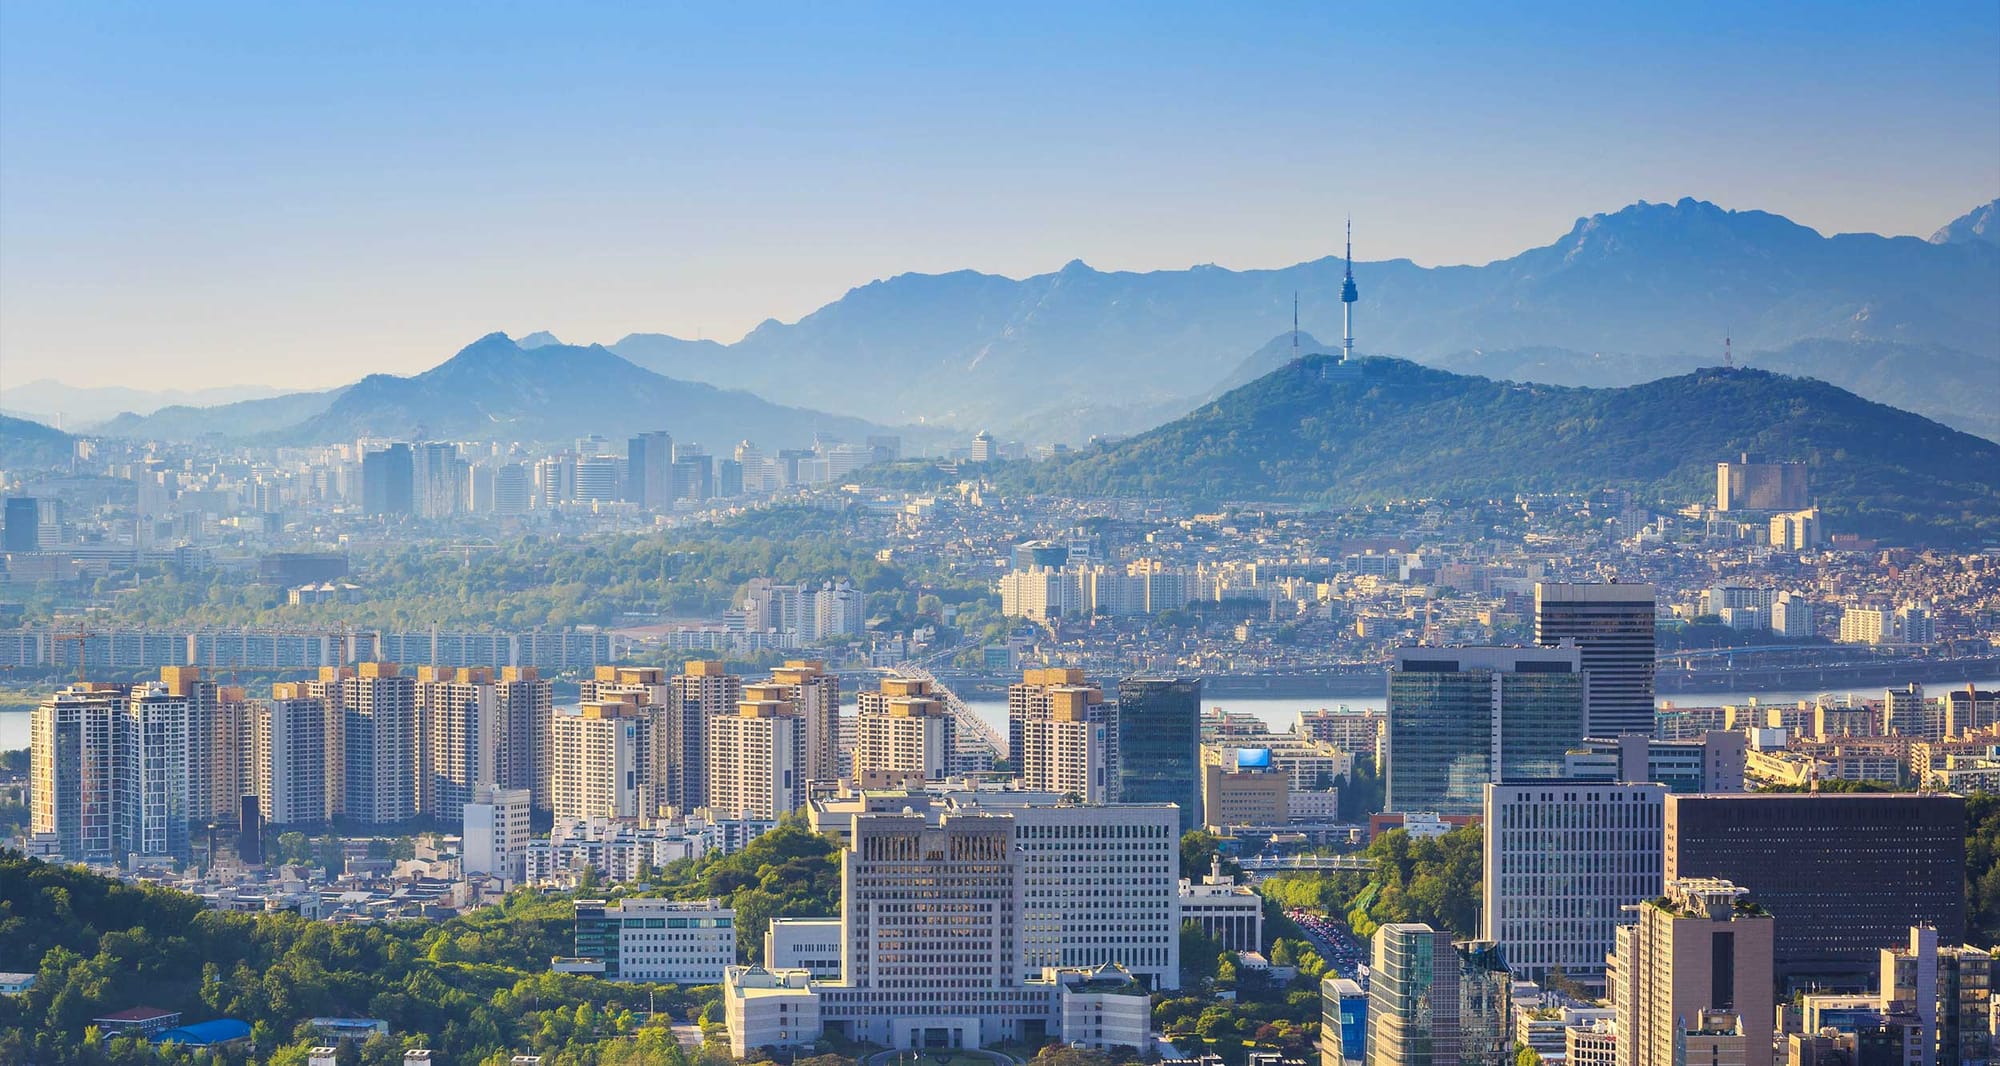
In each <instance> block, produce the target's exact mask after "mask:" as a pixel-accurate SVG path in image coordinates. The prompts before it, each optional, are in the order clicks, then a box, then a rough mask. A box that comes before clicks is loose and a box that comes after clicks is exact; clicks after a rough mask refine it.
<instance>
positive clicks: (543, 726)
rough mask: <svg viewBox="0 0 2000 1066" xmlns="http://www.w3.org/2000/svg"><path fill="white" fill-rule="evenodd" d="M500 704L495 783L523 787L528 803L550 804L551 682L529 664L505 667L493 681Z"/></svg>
mask: <svg viewBox="0 0 2000 1066" xmlns="http://www.w3.org/2000/svg"><path fill="white" fill-rule="evenodd" d="M493 696H494V699H495V700H497V701H498V703H499V715H498V718H499V726H500V731H499V742H498V744H496V745H495V750H494V754H493V768H494V774H495V777H494V783H495V784H497V785H499V786H500V787H501V788H515V789H525V790H527V792H528V797H529V799H528V802H529V805H530V806H532V807H534V808H535V809H537V810H548V809H549V772H550V769H551V756H550V751H549V743H550V731H551V730H552V729H553V728H554V727H553V724H552V723H551V721H550V719H551V718H552V717H554V715H555V686H554V685H553V684H552V683H551V682H550V681H549V680H548V679H546V678H544V677H542V675H541V671H539V670H537V669H535V668H534V667H532V666H504V667H501V668H500V679H499V680H498V681H496V682H494V684H493Z"/></svg>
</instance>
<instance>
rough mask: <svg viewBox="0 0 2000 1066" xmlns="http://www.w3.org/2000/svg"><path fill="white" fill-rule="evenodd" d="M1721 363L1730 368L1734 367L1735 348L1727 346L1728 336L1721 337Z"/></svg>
mask: <svg viewBox="0 0 2000 1066" xmlns="http://www.w3.org/2000/svg"><path fill="white" fill-rule="evenodd" d="M1722 365H1723V366H1725V367H1728V368H1729V369H1731V370H1734V369H1736V350H1735V349H1733V348H1731V347H1730V346H1729V338H1728V337H1724V338H1722Z"/></svg>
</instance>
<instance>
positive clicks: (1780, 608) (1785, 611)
mask: <svg viewBox="0 0 2000 1066" xmlns="http://www.w3.org/2000/svg"><path fill="white" fill-rule="evenodd" d="M1771 632H1773V633H1776V634H1777V635H1779V636H1781V637H1785V638H1788V639H1791V640H1805V639H1808V638H1810V637H1814V636H1817V635H1819V617H1818V612H1816V611H1814V610H1813V604H1812V601H1811V600H1809V599H1806V598H1805V597H1804V596H1801V595H1799V594H1798V593H1796V592H1780V593H1779V594H1778V597H1777V598H1776V599H1774V600H1772V601H1771Z"/></svg>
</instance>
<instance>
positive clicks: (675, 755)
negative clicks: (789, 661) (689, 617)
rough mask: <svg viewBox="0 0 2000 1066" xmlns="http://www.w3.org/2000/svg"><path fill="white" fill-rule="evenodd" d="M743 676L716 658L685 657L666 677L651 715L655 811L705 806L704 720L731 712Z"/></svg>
mask: <svg viewBox="0 0 2000 1066" xmlns="http://www.w3.org/2000/svg"><path fill="white" fill-rule="evenodd" d="M742 701H743V679H742V678H740V677H737V676H736V675H735V674H732V673H730V672H729V671H728V669H727V667H726V666H725V665H724V664H723V662H722V661H721V660H719V659H690V660H688V661H687V663H686V664H685V665H684V666H683V667H682V668H681V672H680V673H678V674H676V675H674V676H673V677H671V678H668V679H667V690H666V695H665V698H664V699H662V700H661V701H660V702H659V704H658V705H657V706H655V707H654V708H653V710H652V715H653V739H652V760H653V772H652V775H651V776H652V782H653V793H654V802H655V803H656V804H657V805H658V807H659V808H660V809H668V808H671V809H673V810H675V811H679V812H682V813H686V812H689V811H694V810H698V809H700V808H702V807H706V806H708V733H709V727H708V723H709V722H710V721H712V720H713V719H716V718H720V717H724V716H727V715H731V714H735V713H736V709H737V704H739V703H741V702H742Z"/></svg>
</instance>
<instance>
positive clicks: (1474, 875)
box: [1259, 826, 1483, 937]
mask: <svg viewBox="0 0 2000 1066" xmlns="http://www.w3.org/2000/svg"><path fill="white" fill-rule="evenodd" d="M1362 854H1363V855H1365V856H1366V857H1367V858H1369V859H1372V860H1374V864H1375V865H1374V869H1373V870H1372V871H1370V872H1369V873H1366V874H1361V873H1351V872H1339V873H1331V874H1304V873H1301V874H1280V875H1278V876H1275V877H1271V878H1268V879H1266V880H1265V881H1264V883H1263V884H1262V885H1261V886H1260V887H1259V890H1260V891H1261V892H1263V894H1264V898H1265V899H1267V900H1271V901H1273V902H1274V903H1276V904H1277V905H1279V906H1281V907H1284V908H1286V909H1299V910H1309V911H1317V912H1319V913H1322V914H1331V915H1338V916H1345V917H1346V919H1347V923H1348V925H1349V926H1351V927H1352V928H1353V929H1354V932H1355V934H1356V935H1358V936H1362V937H1367V936H1372V935H1374V933H1375V929H1376V927H1377V926H1380V925H1384V924H1387V923H1389V922H1428V923H1430V924H1431V925H1433V926H1436V927H1437V928H1439V929H1448V930H1450V931H1451V932H1452V933H1454V934H1456V935H1458V936H1466V937H1469V936H1473V935H1475V934H1476V933H1477V931H1478V930H1477V927H1478V907H1479V886H1480V873H1481V863H1482V862H1483V858H1482V856H1481V854H1480V832H1479V828H1478V827H1477V826H1468V827H1466V828H1463V829H1454V830H1452V831H1451V832H1449V833H1446V834H1445V835H1444V836H1442V837H1439V838H1437V839H1435V840H1412V839H1410V835H1409V834H1408V833H1406V832H1404V831H1403V830H1401V829H1392V830H1390V831H1388V832H1386V833H1383V834H1382V835H1381V836H1378V837H1376V838H1375V841H1374V842H1373V843H1372V844H1370V845H1368V850H1367V851H1365V852H1363V853H1362Z"/></svg>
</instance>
